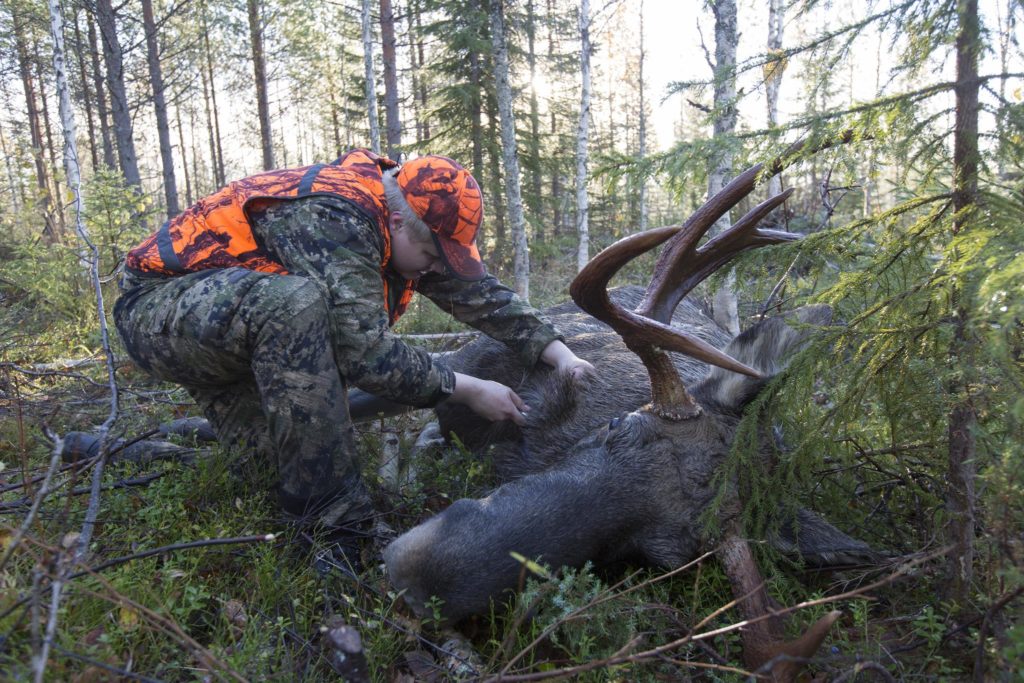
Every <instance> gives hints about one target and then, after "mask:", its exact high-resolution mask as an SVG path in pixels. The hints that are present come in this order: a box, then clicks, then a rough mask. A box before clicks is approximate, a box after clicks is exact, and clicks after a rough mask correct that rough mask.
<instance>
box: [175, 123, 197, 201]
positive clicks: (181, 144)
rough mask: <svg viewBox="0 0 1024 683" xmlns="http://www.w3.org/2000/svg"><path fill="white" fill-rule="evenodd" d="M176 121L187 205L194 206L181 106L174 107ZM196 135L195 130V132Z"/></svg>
mask: <svg viewBox="0 0 1024 683" xmlns="http://www.w3.org/2000/svg"><path fill="white" fill-rule="evenodd" d="M174 119H175V123H176V124H177V126H178V150H179V153H180V154H181V172H182V175H184V176H185V205H186V206H192V177H191V176H190V175H189V172H188V154H186V153H185V152H186V150H187V149H188V148H187V147H185V129H184V127H182V125H181V105H180V104H179V105H177V106H175V107H174ZM193 134H194V130H193Z"/></svg>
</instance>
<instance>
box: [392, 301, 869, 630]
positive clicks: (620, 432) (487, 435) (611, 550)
mask: <svg viewBox="0 0 1024 683" xmlns="http://www.w3.org/2000/svg"><path fill="white" fill-rule="evenodd" d="M642 293H643V292H642V290H640V289H639V288H637V287H630V288H623V289H619V290H616V291H615V292H614V293H613V299H614V300H615V301H617V302H618V303H619V304H620V305H622V306H625V307H629V308H634V307H635V306H637V304H638V303H639V302H640V298H641V295H642ZM546 313H547V314H548V316H549V317H550V318H551V319H552V320H553V322H555V324H556V325H557V326H558V328H559V329H560V330H564V331H565V334H566V337H567V339H566V342H567V344H568V345H569V346H570V347H571V348H572V349H573V351H574V352H575V353H576V354H577V355H579V356H580V357H583V358H586V359H587V360H589V361H590V362H591V363H593V364H594V366H595V368H596V369H597V373H596V376H594V377H590V378H587V379H586V380H584V381H583V382H579V383H573V382H572V381H571V380H569V379H568V378H566V377H564V376H559V375H557V374H556V373H555V372H553V371H546V370H544V369H540V368H538V369H537V370H536V371H534V372H532V373H529V374H527V375H525V376H524V375H523V372H522V370H521V369H520V368H518V367H517V365H516V363H515V362H514V360H513V359H512V355H511V353H510V352H509V350H508V349H507V348H505V347H504V346H503V345H501V344H499V343H497V342H494V341H492V340H488V339H480V340H478V341H476V342H473V343H472V344H469V345H468V346H466V347H464V348H463V349H462V350H460V351H458V352H456V353H454V354H452V356H451V357H450V358H449V359H448V360H449V362H450V363H451V365H452V366H453V367H454V368H456V369H459V370H460V371H463V372H469V373H473V374H476V375H478V376H480V377H483V378H486V379H493V380H495V381H500V382H504V383H506V384H509V385H510V386H512V387H514V388H515V389H516V390H517V392H519V393H520V395H521V396H522V397H523V398H524V399H525V400H526V401H527V403H528V404H529V405H530V406H531V407H532V408H533V410H532V411H531V412H530V413H529V414H528V417H527V424H526V426H525V427H523V428H519V427H517V426H515V425H514V424H512V423H510V422H504V423H488V422H486V421H483V420H481V419H480V418H477V417H476V416H474V415H473V414H472V413H471V412H469V411H468V410H466V409H464V408H462V407H460V406H454V405H453V406H442V407H440V408H439V409H438V410H437V413H438V418H439V420H440V422H441V427H442V432H443V433H445V434H449V433H454V434H457V435H458V437H459V439H460V440H461V441H462V443H464V444H466V445H467V446H468V447H469V448H471V449H472V450H473V451H474V452H478V453H486V454H487V455H488V456H489V457H493V458H494V461H495V465H496V469H497V471H498V474H499V478H500V479H502V480H503V481H505V482H506V483H504V484H503V485H502V486H500V487H499V488H498V489H497V490H496V491H494V492H493V493H492V494H491V495H489V496H488V497H486V498H484V499H481V500H459V501H457V502H456V503H454V504H453V505H452V506H451V507H449V508H448V509H447V510H445V511H444V512H442V513H441V514H439V515H437V516H435V517H433V518H432V519H429V520H427V521H426V522H425V523H423V524H421V525H419V526H417V527H415V528H414V529H412V530H410V531H409V532H407V533H406V534H404V535H403V536H401V537H400V538H399V539H397V540H396V541H395V542H394V543H392V544H391V545H390V546H389V547H388V548H387V550H386V551H385V561H386V564H387V568H388V575H389V577H390V580H391V582H392V584H393V585H394V586H395V587H396V588H398V589H402V590H405V591H406V592H405V597H406V600H407V601H408V602H409V604H410V605H411V606H412V607H413V608H414V609H415V610H417V611H421V610H422V608H423V605H424V604H425V603H426V602H427V601H428V600H430V599H431V598H432V597H436V598H440V599H441V600H442V601H443V603H442V606H441V612H442V614H443V615H444V616H445V617H447V618H449V619H452V620H457V619H459V618H461V617H464V616H467V615H469V614H474V613H483V612H486V611H487V609H488V607H489V604H490V600H491V599H492V598H500V597H502V596H503V594H504V593H505V592H506V591H509V590H512V589H514V588H515V587H516V586H517V584H518V583H519V581H520V575H521V573H522V566H521V564H520V563H519V562H517V561H516V560H515V559H514V558H513V557H512V555H511V554H510V552H512V551H515V552H517V553H520V554H522V555H524V556H526V557H528V558H531V559H539V560H541V561H542V562H544V563H546V564H548V565H550V566H553V567H559V566H573V567H579V566H581V565H583V564H584V563H585V562H587V561H593V562H595V563H596V564H599V565H600V564H608V563H613V562H616V561H620V560H625V559H628V560H633V561H640V562H644V563H648V564H651V565H654V566H658V567H663V568H674V567H677V566H679V565H681V564H683V563H685V562H687V561H689V560H691V559H693V558H694V557H696V556H697V555H698V554H699V552H700V551H701V548H702V538H701V533H700V532H701V526H700V520H701V515H702V513H703V512H704V510H705V508H706V507H707V505H708V504H709V503H710V501H711V499H712V497H713V495H714V494H715V491H714V490H713V488H712V479H713V477H714V473H715V470H716V468H717V467H718V466H719V464H721V462H722V460H723V459H724V458H725V456H726V455H727V454H728V452H729V449H730V445H731V442H732V435H733V431H734V429H735V427H736V425H737V423H738V421H739V418H740V416H741V413H742V410H743V407H744V406H745V405H746V404H747V403H748V402H749V401H750V399H752V398H753V397H754V396H755V395H756V393H757V391H758V389H759V388H760V387H761V386H762V385H763V383H764V381H765V380H758V379H751V378H748V377H744V376H742V375H739V374H736V373H733V372H731V371H728V370H722V369H719V368H714V369H711V370H709V368H708V366H707V365H706V364H704V363H702V362H699V361H696V360H694V359H692V358H689V357H686V356H681V355H675V356H674V358H673V360H674V363H675V365H676V368H677V369H678V371H679V373H680V376H681V377H682V378H683V380H684V382H686V383H687V385H689V386H690V390H691V393H692V395H693V396H694V398H695V399H696V400H697V401H698V402H699V403H700V405H701V406H702V407H703V408H704V410H703V414H702V415H701V416H700V417H699V418H696V419H692V420H684V421H672V420H665V419H663V418H660V417H658V416H657V415H655V414H653V413H652V412H650V411H639V412H638V409H639V408H640V407H641V406H643V405H645V404H647V403H648V402H649V401H650V389H649V386H648V383H647V376H646V375H647V373H646V371H645V369H644V366H643V364H642V363H641V362H640V360H639V358H638V357H637V356H636V355H635V354H633V353H632V352H630V351H629V350H628V349H627V348H626V346H625V344H623V342H622V340H621V339H620V338H619V336H618V335H617V334H616V333H615V332H613V331H612V330H611V329H610V328H609V327H608V326H607V325H604V324H603V323H601V322H599V321H597V320H595V319H593V318H591V317H590V316H587V315H586V314H585V313H583V312H582V311H580V310H579V308H577V307H576V306H575V305H573V304H571V303H568V304H563V305H561V306H558V307H555V308H553V309H549V310H548V311H546ZM790 317H791V319H795V320H796V321H798V324H797V325H795V326H788V325H786V324H785V322H784V320H783V319H782V318H781V317H780V318H772V319H768V320H767V321H765V322H763V323H761V324H759V325H757V326H756V327H754V328H752V329H750V330H748V331H747V332H745V333H744V334H741V335H740V336H739V337H737V338H736V339H735V340H732V341H731V343H730V338H729V335H728V333H727V332H725V330H723V329H722V328H720V327H719V326H718V325H717V324H716V323H715V322H714V320H713V319H712V318H711V317H710V316H708V315H706V314H705V313H704V312H703V311H702V310H701V309H700V308H699V307H698V306H697V305H696V304H694V303H693V302H691V301H689V300H684V301H683V302H682V303H681V304H680V305H679V307H678V309H677V310H676V313H675V315H674V317H673V321H672V322H673V326H675V327H679V328H684V329H686V330H687V331H689V332H690V333H691V334H694V335H696V336H698V337H700V338H701V339H704V340H705V341H707V342H709V343H711V344H713V345H714V346H716V347H719V348H726V347H728V350H729V353H730V355H732V356H733V357H735V358H737V359H738V360H740V361H742V362H745V363H746V364H748V365H751V366H753V367H755V368H757V369H758V370H761V371H763V372H764V373H765V374H766V375H769V376H770V375H772V374H774V373H775V372H777V371H778V370H779V369H780V368H781V363H782V361H783V359H784V358H785V356H786V355H787V353H788V352H790V351H792V350H794V348H795V347H796V346H798V345H799V343H800V341H801V340H802V339H803V338H804V337H805V336H806V334H807V333H808V332H809V331H810V330H811V329H812V328H813V326H817V325H824V324H827V323H828V322H829V319H830V314H829V310H828V309H827V308H825V307H810V308H804V309H800V310H798V311H796V312H794V313H793V314H791V316H790ZM798 526H799V528H800V534H799V545H800V551H801V552H802V553H803V554H804V555H805V557H806V559H807V560H808V561H810V562H813V563H828V564H831V563H834V562H843V561H847V560H849V559H851V558H853V557H857V556H863V555H864V554H867V553H869V552H870V550H869V549H868V548H867V547H866V546H864V545H863V544H862V543H860V542H858V541H855V540H853V539H850V538H849V537H847V536H845V535H843V534H841V533H840V532H838V531H837V530H836V529H834V528H833V527H831V526H830V525H828V524H826V523H825V522H823V521H822V520H821V519H820V518H818V517H817V516H815V515H813V514H812V513H803V514H801V516H800V519H799V521H798ZM787 540H788V539H783V543H784V544H785V543H786V541H787Z"/></svg>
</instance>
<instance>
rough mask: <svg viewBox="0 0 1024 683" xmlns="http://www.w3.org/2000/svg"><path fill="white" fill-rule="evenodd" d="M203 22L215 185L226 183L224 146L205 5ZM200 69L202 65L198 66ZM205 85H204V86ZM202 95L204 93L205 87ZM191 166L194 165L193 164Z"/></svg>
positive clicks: (207, 110)
mask: <svg viewBox="0 0 1024 683" xmlns="http://www.w3.org/2000/svg"><path fill="white" fill-rule="evenodd" d="M201 16H202V22H203V57H204V59H203V66H205V68H206V71H205V81H204V82H205V83H207V84H208V85H209V88H210V93H209V97H210V99H209V101H208V102H207V104H206V116H207V123H208V125H209V126H210V151H211V154H212V156H213V159H212V163H213V184H214V186H215V187H223V186H225V185H227V173H226V171H225V169H224V146H223V145H222V144H221V136H220V112H219V111H218V109H217V81H216V79H214V77H213V50H212V49H211V48H210V28H209V22H208V21H207V18H206V5H205V4H204V5H203V9H202V15H201ZM200 69H202V67H200ZM205 87H206V86H205V85H204V88H205ZM203 95H204V96H205V95H206V91H205V89H204V90H203ZM193 168H195V166H194V165H193ZM196 190H197V192H196V193H197V194H199V192H198V187H197V188H196Z"/></svg>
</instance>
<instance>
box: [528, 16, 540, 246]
mask: <svg viewBox="0 0 1024 683" xmlns="http://www.w3.org/2000/svg"><path fill="white" fill-rule="evenodd" d="M535 4H536V3H535V0H527V3H526V47H527V49H526V59H527V61H528V63H529V65H530V139H529V147H530V150H529V155H528V166H529V170H530V185H531V188H532V191H531V193H530V195H531V196H530V197H528V198H527V202H528V208H529V210H530V216H531V217H532V218H533V220H534V227H535V232H534V239H536V240H538V241H541V242H543V241H544V228H543V226H544V221H543V220H539V219H540V217H541V216H540V214H541V206H542V205H543V201H544V194H543V190H542V184H543V182H544V179H543V177H542V176H543V173H541V163H540V136H541V132H540V103H539V102H538V101H537V49H536V47H537V46H536V43H537V16H536V7H535Z"/></svg>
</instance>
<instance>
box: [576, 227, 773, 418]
mask: <svg viewBox="0 0 1024 683" xmlns="http://www.w3.org/2000/svg"><path fill="white" fill-rule="evenodd" d="M680 230H682V228H680V227H679V226H670V227H666V228H655V229H653V230H648V231H646V232H642V233H639V234H636V235H631V236H629V237H625V238H623V239H621V240H619V241H618V242H616V243H615V244H613V245H611V246H610V247H608V248H607V249H605V250H604V251H602V252H601V253H599V254H598V255H597V256H595V257H594V258H593V259H591V260H590V262H589V263H588V264H587V265H586V266H584V268H583V270H581V271H580V272H579V274H578V275H577V276H576V278H575V279H574V280H573V281H572V284H571V285H570V286H569V293H570V294H571V295H572V298H573V300H574V301H575V302H576V303H577V305H579V307H580V308H582V309H583V310H584V311H586V312H587V313H589V314H591V315H592V316H594V317H595V318H597V319H598V320H601V321H602V322H604V323H607V324H608V325H609V326H610V327H611V328H612V329H613V330H615V331H616V332H617V333H618V334H619V336H621V337H622V340H623V341H624V342H625V343H626V346H627V347H629V349H630V350H631V351H633V353H635V354H637V355H638V356H640V359H641V360H642V361H643V363H644V367H646V368H647V372H648V373H649V374H650V377H651V394H652V403H653V405H654V408H655V410H656V411H657V412H658V413H659V414H660V415H662V416H664V417H667V418H670V419H683V418H686V417H693V416H695V415H698V414H699V413H700V408H699V407H698V406H697V404H696V403H695V402H694V401H693V399H692V398H691V397H690V395H689V394H688V393H687V392H686V387H685V385H683V383H682V380H680V378H679V374H678V373H677V372H676V370H675V366H674V365H673V364H672V361H671V359H669V358H668V356H667V355H666V354H665V353H664V352H663V351H661V349H665V350H668V351H678V352H680V353H683V354H686V355H688V356H692V357H693V358H697V359H699V360H703V361H705V362H707V363H711V364H713V365H718V366H721V367H723V368H727V369H729V370H733V371H735V372H740V373H743V374H745V375H749V376H751V377H760V376H761V375H760V373H758V371H757V370H755V369H753V368H751V367H749V366H747V365H744V364H743V363H741V362H739V361H738V360H736V359H734V358H732V357H731V356H729V355H727V354H725V353H723V352H721V351H719V350H718V349H716V348H715V347H714V346H712V345H710V344H708V343H707V342H705V341H703V340H701V339H698V338H696V337H691V336H690V335H687V334H684V333H682V332H679V331H678V330H674V329H672V328H671V327H669V326H668V325H666V324H662V323H660V322H658V321H656V320H650V319H648V318H645V317H643V316H640V315H637V314H636V313H634V312H633V311H627V310H625V309H624V308H622V307H621V306H618V305H616V304H615V303H613V302H612V300H611V299H610V298H609V296H608V282H609V280H611V278H612V276H614V275H615V273H616V272H618V270H619V269H620V268H621V267H622V266H624V265H625V264H626V263H628V262H629V261H631V260H632V259H634V258H636V257H637V256H639V255H641V254H643V253H645V252H647V251H650V250H651V249H653V248H654V247H656V246H658V245H659V244H662V243H663V242H665V241H666V240H668V239H671V238H672V237H673V236H674V235H676V234H677V233H678V232H679V231H680Z"/></svg>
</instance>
